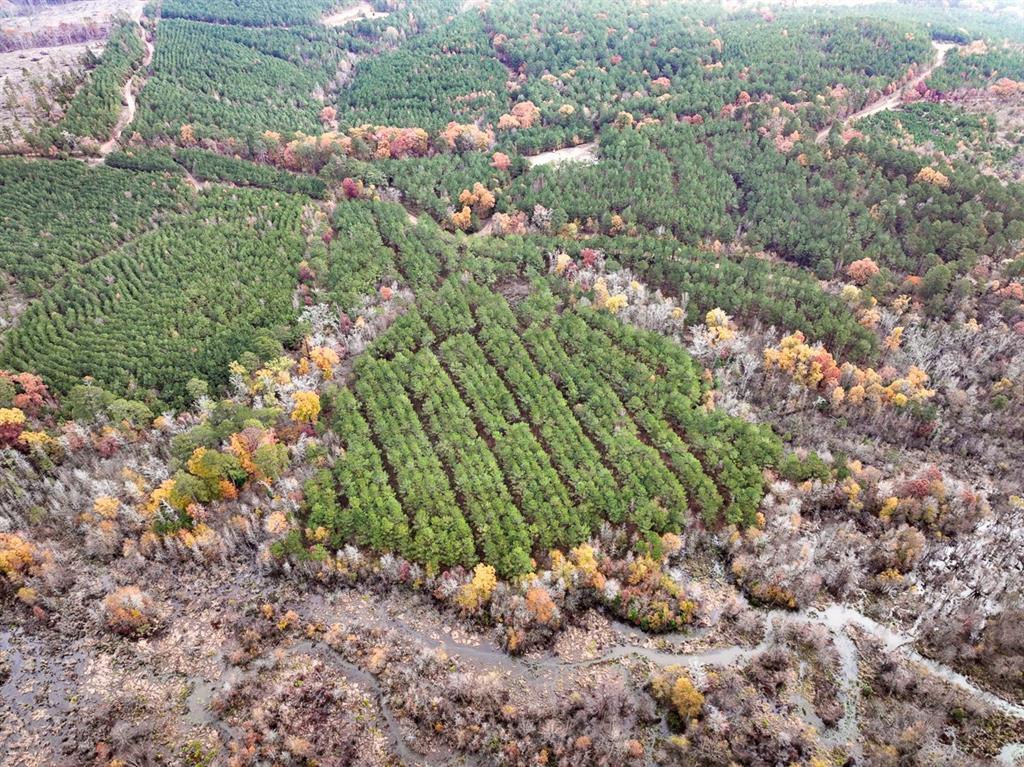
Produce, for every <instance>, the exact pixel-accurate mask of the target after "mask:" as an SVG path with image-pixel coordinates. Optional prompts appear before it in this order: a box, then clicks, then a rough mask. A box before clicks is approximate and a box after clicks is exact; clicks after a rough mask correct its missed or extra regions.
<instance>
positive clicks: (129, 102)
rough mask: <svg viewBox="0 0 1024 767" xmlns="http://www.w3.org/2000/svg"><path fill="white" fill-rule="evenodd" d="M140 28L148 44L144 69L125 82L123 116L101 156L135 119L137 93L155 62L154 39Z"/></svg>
mask: <svg viewBox="0 0 1024 767" xmlns="http://www.w3.org/2000/svg"><path fill="white" fill-rule="evenodd" d="M138 30H139V35H140V36H141V37H142V44H143V45H144V46H146V53H145V55H144V56H143V57H142V70H141V71H140V72H139V74H138V75H133V76H132V77H129V78H128V82H126V83H125V84H124V92H123V94H122V99H123V100H124V103H125V108H124V109H123V110H122V111H121V116H120V117H118V118H117V124H116V125H115V126H114V131H113V133H111V134H110V138H109V139H107V140H106V141H105V142H104V143H103V145H102V146H100V157H106V156H107V155H108V154H110V153H111V152H113V151H114V150H115V149H116V148H117V142H118V141H120V140H121V134H122V133H124V129H125V128H127V127H128V126H129V125H131V122H132V120H134V119H135V108H136V103H135V94H136V93H137V92H138V91H141V90H142V86H143V85H145V84H146V79H147V78H146V69H147V68H148V67H149V65H150V64H152V63H153V52H154V46H153V41H152V40H150V39H149V37H148V36H147V35H146V31H145V30H144V29H143V28H142V26H141V25H140V26H139V27H138Z"/></svg>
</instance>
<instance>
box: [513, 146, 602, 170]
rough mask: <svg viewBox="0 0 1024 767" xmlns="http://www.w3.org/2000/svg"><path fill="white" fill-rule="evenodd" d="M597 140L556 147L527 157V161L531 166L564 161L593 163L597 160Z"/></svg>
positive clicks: (555, 163)
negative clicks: (561, 147) (577, 144)
mask: <svg viewBox="0 0 1024 767" xmlns="http://www.w3.org/2000/svg"><path fill="white" fill-rule="evenodd" d="M596 150H597V142H596V141H591V142H590V143H587V144H580V145H579V146H570V147H566V148H565V149H554V150H552V151H550V152H541V153H540V154H535V155H532V156H531V157H527V158H526V159H527V161H528V162H529V163H530V166H531V167H535V166H537V165H561V164H562V163H564V162H584V163H591V162H597V154H596Z"/></svg>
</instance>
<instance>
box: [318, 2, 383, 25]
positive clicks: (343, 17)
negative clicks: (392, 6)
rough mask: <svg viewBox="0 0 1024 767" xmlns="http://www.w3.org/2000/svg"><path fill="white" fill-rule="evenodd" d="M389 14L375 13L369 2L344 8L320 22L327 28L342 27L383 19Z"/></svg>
mask: <svg viewBox="0 0 1024 767" xmlns="http://www.w3.org/2000/svg"><path fill="white" fill-rule="evenodd" d="M388 15H389V14H387V13H384V12H383V11H375V10H374V9H373V6H372V5H370V4H369V3H367V2H362V3H356V4H355V5H351V6H349V7H348V8H342V9H341V10H339V11H334V12H333V13H330V14H328V15H327V16H324V17H323V18H322V19H320V22H321V23H322V24H323V25H324V26H325V27H341V26H344V25H345V24H348V23H349V22H352V21H358V20H360V19H382V18H384V17H385V16H388Z"/></svg>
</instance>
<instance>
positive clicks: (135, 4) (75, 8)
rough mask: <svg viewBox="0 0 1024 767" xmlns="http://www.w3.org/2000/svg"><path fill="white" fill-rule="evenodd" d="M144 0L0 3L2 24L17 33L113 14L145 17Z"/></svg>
mask: <svg viewBox="0 0 1024 767" xmlns="http://www.w3.org/2000/svg"><path fill="white" fill-rule="evenodd" d="M144 6H145V2H144V0H75V2H70V3H63V4H60V5H37V6H35V7H34V8H31V7H28V6H25V5H19V4H12V5H0V26H2V27H3V28H4V29H12V30H16V31H18V32H27V31H34V30H39V29H45V28H47V27H55V26H57V25H58V24H62V23H63V24H85V23H88V22H90V21H92V22H96V23H102V22H105V21H107V20H108V19H110V18H111V17H113V16H117V15H125V16H128V17H129V18H131V19H134V20H136V21H137V20H138V19H140V18H141V17H142V9H143V7H144Z"/></svg>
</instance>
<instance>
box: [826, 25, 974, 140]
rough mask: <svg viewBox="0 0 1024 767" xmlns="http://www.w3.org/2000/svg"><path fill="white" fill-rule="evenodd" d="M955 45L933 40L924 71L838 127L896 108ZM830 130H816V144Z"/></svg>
mask: <svg viewBox="0 0 1024 767" xmlns="http://www.w3.org/2000/svg"><path fill="white" fill-rule="evenodd" d="M956 47H958V46H957V45H955V44H954V43H937V42H935V41H934V40H933V41H932V48H933V49H934V50H935V58H934V59H933V60H932V63H931V64H930V65H929V66H928V67H926V68H925V69H924V71H922V72H921V73H920V74H919V75H917V76H916V77H915V78H914V79H913V80H911V81H910V82H908V83H907V84H906V85H904V86H902V87H900V88H897V89H896V90H895V91H893V92H892V93H890V94H889V95H888V96H884V97H882V98H880V99H877V100H876V101H873V102H871V103H870V104H868V105H867V106H866V107H864V108H863V109H860V110H858V111H856V112H854V113H853V114H852V115H848V116H847V117H846V118H844V119H843V121H842V122H841V123H840V127H841V128H845V127H846V126H848V125H852V124H853V123H855V122H857V120H860V119H863V118H865V117H870V116H871V115H874V114H878V113H879V112H885V111H887V110H889V109H897V108H898V107H899V106H900V104H901V103H902V101H903V94H904V93H907V92H908V91H910V90H912V89H913V88H916V87H917V86H918V85H919V84H921V83H923V82H924V81H925V80H926V79H927V78H928V76H929V75H930V74H931V73H932V72H934V71H935V70H936V69H938V68H939V67H941V66H942V65H943V64H944V63H945V62H946V54H947V53H949V52H950V51H951V50H952V49H953V48H956ZM831 130H832V125H829V126H828V127H827V128H823V129H822V130H820V131H818V135H817V137H816V139H815V141H816V142H817V143H818V144H821V143H823V142H824V141H825V139H826V138H828V134H829V133H830V132H831Z"/></svg>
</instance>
